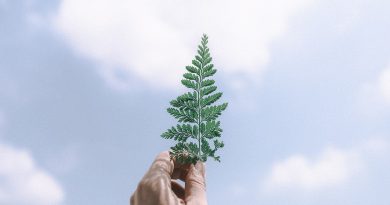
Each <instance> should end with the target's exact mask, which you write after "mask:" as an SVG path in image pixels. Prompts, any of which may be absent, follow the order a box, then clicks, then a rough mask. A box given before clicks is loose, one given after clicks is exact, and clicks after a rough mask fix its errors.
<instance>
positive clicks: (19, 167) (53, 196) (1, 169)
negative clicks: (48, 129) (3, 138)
mask: <svg viewBox="0 0 390 205" xmlns="http://www.w3.org/2000/svg"><path fill="white" fill-rule="evenodd" d="M63 199H64V192H63V190H62V188H61V186H60V185H59V184H58V182H57V181H56V180H55V179H54V178H53V177H52V176H50V174H49V173H47V172H46V171H44V170H42V169H41V168H39V167H37V166H36V164H35V162H34V159H33V158H32V156H31V155H30V154H29V153H28V152H26V151H25V150H20V149H16V148H14V147H11V146H9V145H6V144H1V143H0V204H8V205H19V204H20V205H21V204H30V205H56V204H61V203H62V201H63Z"/></svg>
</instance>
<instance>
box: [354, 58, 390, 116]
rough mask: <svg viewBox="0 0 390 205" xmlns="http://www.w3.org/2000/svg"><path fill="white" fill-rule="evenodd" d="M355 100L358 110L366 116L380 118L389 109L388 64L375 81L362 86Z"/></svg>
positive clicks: (389, 67)
mask: <svg viewBox="0 0 390 205" xmlns="http://www.w3.org/2000/svg"><path fill="white" fill-rule="evenodd" d="M358 97H359V98H358V100H357V105H358V106H357V108H358V110H359V111H360V112H361V113H363V114H364V115H366V116H382V115H386V114H388V113H389V108H390V64H389V65H388V66H387V67H385V68H384V69H382V71H381V72H380V73H379V74H378V76H377V77H376V79H375V80H374V81H371V82H367V83H365V84H363V86H362V87H361V90H360V92H359V96H358Z"/></svg>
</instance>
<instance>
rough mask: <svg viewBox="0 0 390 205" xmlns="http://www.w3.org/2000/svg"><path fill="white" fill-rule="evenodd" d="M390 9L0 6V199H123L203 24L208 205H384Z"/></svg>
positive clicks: (342, 5)
mask: <svg viewBox="0 0 390 205" xmlns="http://www.w3.org/2000/svg"><path fill="white" fill-rule="evenodd" d="M389 8H390V2H388V1H384V0H373V1H367V0H366V1H364V0H356V1H353V0H350V1H325V0H292V1H291V0H290V1H283V0H276V1H272V2H271V1H265V0H264V1H254V0H243V1H232V0H228V1H226V0H225V1H222V0H214V1H205V0H201V1H199V0H198V1H192V0H190V1H185V2H184V1H177V0H168V1H164V2H158V1H152V0H147V1H135V0H134V1H125V0H98V1H87V0H55V1H52V0H51V1H49V0H41V1H38V0H0V204H7V205H26V204H29V205H84V204H94V205H107V204H127V203H128V199H129V196H130V194H131V193H132V192H133V191H134V189H135V187H136V185H137V183H138V181H139V180H140V179H141V177H142V176H143V174H144V173H145V171H146V169H147V168H148V166H149V165H150V163H151V162H152V160H153V158H154V157H155V155H156V154H158V153H159V152H161V151H163V150H166V149H168V147H169V146H171V145H172V142H170V141H167V140H163V139H162V138H160V137H159V136H160V134H161V133H162V132H163V131H165V129H167V128H168V127H169V126H171V125H173V124H174V123H175V120H174V119H172V118H171V117H170V116H169V115H168V114H167V113H166V111H165V108H166V107H167V106H168V102H169V101H170V100H171V99H173V98H174V97H176V96H177V95H178V94H180V93H181V92H183V91H184V88H181V86H179V79H180V76H181V74H182V73H183V71H184V66H185V65H187V64H189V63H190V62H191V59H192V56H193V55H194V54H195V52H196V45H197V44H198V43H199V41H200V37H201V35H202V34H203V33H207V34H208V35H209V37H210V39H209V42H210V44H209V46H210V49H211V52H212V56H213V57H214V64H215V65H216V67H217V68H218V72H217V74H216V80H217V85H218V87H219V89H220V90H221V91H223V92H224V96H223V101H228V102H229V108H228V110H227V111H226V112H225V113H224V114H223V116H222V117H221V120H222V127H223V129H224V133H223V139H224V141H225V144H226V146H225V148H224V149H223V150H221V152H220V154H221V156H222V163H216V162H212V161H210V162H207V185H208V198H209V203H210V204H227V205H230V204H268V205H285V204H289V205H306V204H307V205H309V204H310V205H311V204H318V205H329V204H333V205H352V204H353V205H369V204H370V205H371V204H375V205H388V204H390V196H389V195H388V190H390V162H389V157H390V41H389V36H390V20H389V19H390V9H389Z"/></svg>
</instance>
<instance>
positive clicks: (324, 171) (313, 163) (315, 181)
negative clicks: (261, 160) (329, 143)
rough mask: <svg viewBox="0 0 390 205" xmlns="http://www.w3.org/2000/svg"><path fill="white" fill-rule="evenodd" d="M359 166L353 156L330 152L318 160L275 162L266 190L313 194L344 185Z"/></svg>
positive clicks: (293, 158)
mask: <svg viewBox="0 0 390 205" xmlns="http://www.w3.org/2000/svg"><path fill="white" fill-rule="evenodd" d="M357 165H358V163H357V160H356V159H355V156H354V155H353V154H352V153H349V152H344V151H342V150H338V149H334V148H328V149H326V150H325V151H323V152H322V153H321V154H320V157H319V158H318V159H310V158H308V157H306V156H303V155H293V156H291V157H288V158H287V159H285V160H283V161H281V162H276V163H275V164H274V165H273V166H272V168H271V172H270V175H269V176H268V177H267V180H266V189H269V190H272V189H280V188H282V189H285V188H287V189H291V188H294V189H303V190H313V189H320V188H325V187H329V186H334V185H338V184H342V183H344V182H345V181H346V180H348V178H349V177H350V175H351V173H352V171H353V170H354V168H356V166H357Z"/></svg>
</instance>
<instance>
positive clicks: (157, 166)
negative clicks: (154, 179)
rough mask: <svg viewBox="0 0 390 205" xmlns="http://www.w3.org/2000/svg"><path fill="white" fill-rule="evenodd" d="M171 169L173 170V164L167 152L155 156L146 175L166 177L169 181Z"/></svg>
mask: <svg viewBox="0 0 390 205" xmlns="http://www.w3.org/2000/svg"><path fill="white" fill-rule="evenodd" d="M173 169H174V164H173V161H172V160H171V159H170V157H169V152H168V151H164V152H161V153H160V154H159V155H157V157H156V158H155V160H154V162H153V164H152V166H150V169H149V171H148V174H153V175H156V174H157V175H158V174H162V175H164V176H167V177H168V178H169V179H170V178H171V174H172V172H173Z"/></svg>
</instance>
